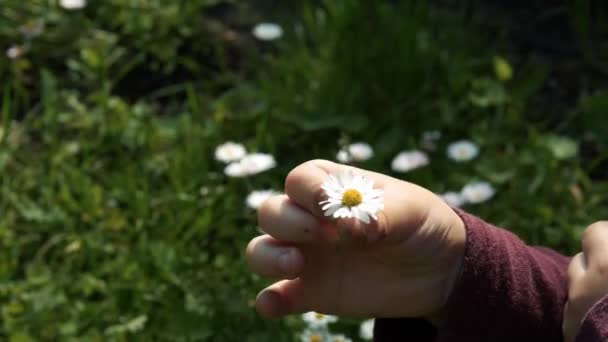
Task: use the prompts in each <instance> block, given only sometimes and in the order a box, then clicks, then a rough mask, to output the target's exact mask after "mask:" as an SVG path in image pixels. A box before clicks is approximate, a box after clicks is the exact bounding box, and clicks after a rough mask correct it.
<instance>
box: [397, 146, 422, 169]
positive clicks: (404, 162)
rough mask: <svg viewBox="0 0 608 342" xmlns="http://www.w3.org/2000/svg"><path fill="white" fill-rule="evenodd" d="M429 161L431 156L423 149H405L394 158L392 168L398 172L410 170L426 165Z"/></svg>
mask: <svg viewBox="0 0 608 342" xmlns="http://www.w3.org/2000/svg"><path fill="white" fill-rule="evenodd" d="M428 163H429V157H428V156H427V155H426V153H424V152H422V151H418V150H412V151H403V152H401V153H399V154H398V155H397V156H396V157H395V158H394V159H393V162H392V163H391V168H392V169H393V171H397V172H408V171H411V170H414V169H417V168H420V167H423V166H426V165H428Z"/></svg>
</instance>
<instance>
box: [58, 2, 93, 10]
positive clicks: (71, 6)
mask: <svg viewBox="0 0 608 342" xmlns="http://www.w3.org/2000/svg"><path fill="white" fill-rule="evenodd" d="M59 6H61V7H63V8H64V9H66V10H79V9H83V8H85V7H86V6H87V1H86V0H59Z"/></svg>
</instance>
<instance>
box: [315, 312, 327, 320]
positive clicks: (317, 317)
mask: <svg viewBox="0 0 608 342" xmlns="http://www.w3.org/2000/svg"><path fill="white" fill-rule="evenodd" d="M323 317H325V315H324V314H320V313H315V318H316V319H323Z"/></svg>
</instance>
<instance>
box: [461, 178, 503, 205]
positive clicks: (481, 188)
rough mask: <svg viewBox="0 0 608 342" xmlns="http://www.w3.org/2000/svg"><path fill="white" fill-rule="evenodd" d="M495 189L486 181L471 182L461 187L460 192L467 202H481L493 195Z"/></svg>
mask: <svg viewBox="0 0 608 342" xmlns="http://www.w3.org/2000/svg"><path fill="white" fill-rule="evenodd" d="M495 193H496V190H494V187H492V185H491V184H490V183H488V182H473V183H469V184H467V185H465V186H464V188H462V191H461V194H462V197H463V198H464V200H465V201H466V202H468V203H482V202H485V201H487V200H489V199H490V198H492V197H493V196H494V194H495Z"/></svg>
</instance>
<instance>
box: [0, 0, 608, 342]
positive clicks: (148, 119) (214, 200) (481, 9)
mask: <svg viewBox="0 0 608 342" xmlns="http://www.w3.org/2000/svg"><path fill="white" fill-rule="evenodd" d="M0 6H1V10H0V49H2V50H1V51H0V52H1V53H2V54H1V55H0V80H1V83H0V308H1V315H2V316H1V318H0V339H2V340H7V341H19V342H26V341H300V340H309V341H313V340H314V338H313V337H311V335H310V330H307V329H311V326H310V320H304V319H302V317H299V316H297V317H296V316H294V317H290V318H287V319H283V320H278V321H266V320H262V319H261V318H260V317H258V316H257V314H256V313H255V311H254V309H253V300H254V298H255V295H256V293H257V291H258V290H260V289H261V288H262V287H264V286H265V285H267V284H268V280H265V279H260V278H259V277H256V276H254V275H253V274H251V273H250V272H248V270H247V267H246V264H245V262H244V256H243V254H244V250H245V246H246V244H247V241H248V240H249V239H251V238H252V237H254V236H256V235H258V234H259V233H258V230H257V228H256V207H257V206H258V205H259V203H260V201H262V200H263V199H264V198H265V197H267V196H268V195H269V194H271V193H273V191H277V192H280V191H281V190H282V185H283V179H284V177H285V175H286V174H287V172H289V170H290V169H292V168H293V167H295V166H296V165H298V164H299V163H301V162H304V161H306V160H309V159H314V158H324V159H330V160H339V161H342V162H347V163H351V164H354V165H356V166H359V167H363V168H367V169H371V170H375V171H379V172H383V173H386V174H389V175H391V176H394V177H398V178H401V179H404V180H408V181H411V182H415V183H418V184H420V185H422V186H424V187H427V188H429V189H431V190H432V191H435V192H436V193H438V194H440V195H443V196H444V198H445V200H446V201H448V202H449V203H450V204H452V205H454V206H461V207H463V208H464V209H465V210H467V211H470V212H472V213H474V214H477V215H479V216H481V217H483V218H484V219H486V220H488V221H490V222H493V223H495V224H497V225H501V226H503V227H506V228H508V229H510V230H512V231H514V232H516V233H517V234H518V235H519V236H521V237H522V238H523V239H525V240H526V241H528V242H529V243H531V244H542V245H546V246H550V247H552V248H556V249H558V250H559V251H561V252H563V253H573V252H575V251H577V250H578V249H579V243H580V234H581V231H582V229H583V228H584V227H585V226H586V225H587V224H590V223H591V222H593V221H596V220H599V219H606V218H608V206H607V204H608V191H607V190H608V183H607V181H608V149H607V145H608V78H607V76H608V6H607V5H606V3H605V2H603V1H591V0H586V1H585V0H572V1H539V0H527V1H509V2H503V1H471V0H470V1H430V2H427V1H388V0H387V1H355V0H342V1H329V0H327V1H323V0H316V1H315V0H297V1H290V2H285V1H278V0H277V1H270V0H266V1H263V0H259V1H253V0H250V1H238V0H232V1H222V0H181V1H180V0H104V1H97V0H89V1H86V2H85V1H83V0H57V1H56V0H28V1H21V0H2V1H1V2H0ZM227 142H232V143H228V144H226V143H227ZM360 323H361V320H356V319H349V318H343V317H340V318H339V320H337V322H333V323H331V324H329V326H328V327H324V328H323V329H328V330H331V333H333V334H343V335H344V338H343V339H342V340H340V339H339V337H336V338H335V339H334V340H333V341H348V339H349V338H350V339H352V340H353V341H361V340H363V339H366V338H369V335H368V334H367V333H366V328H365V326H363V327H362V326H360ZM302 334H304V335H302ZM315 341H316V340H315Z"/></svg>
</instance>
